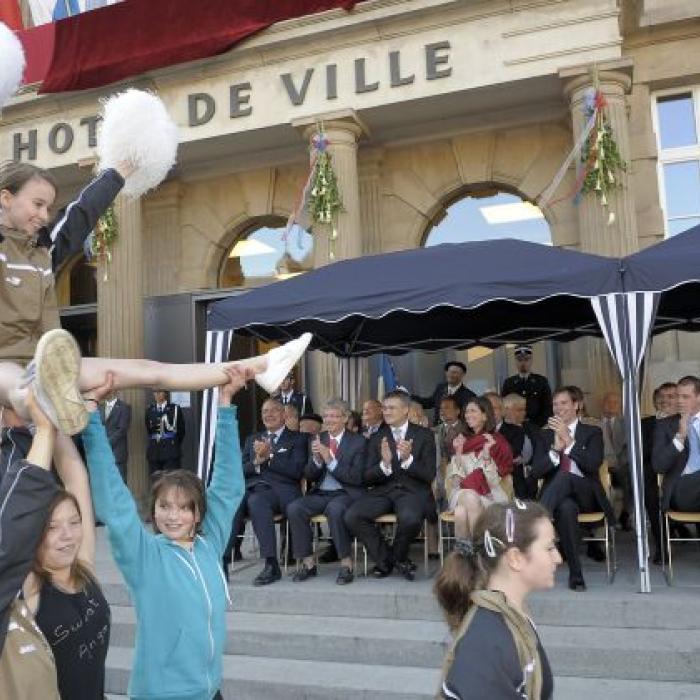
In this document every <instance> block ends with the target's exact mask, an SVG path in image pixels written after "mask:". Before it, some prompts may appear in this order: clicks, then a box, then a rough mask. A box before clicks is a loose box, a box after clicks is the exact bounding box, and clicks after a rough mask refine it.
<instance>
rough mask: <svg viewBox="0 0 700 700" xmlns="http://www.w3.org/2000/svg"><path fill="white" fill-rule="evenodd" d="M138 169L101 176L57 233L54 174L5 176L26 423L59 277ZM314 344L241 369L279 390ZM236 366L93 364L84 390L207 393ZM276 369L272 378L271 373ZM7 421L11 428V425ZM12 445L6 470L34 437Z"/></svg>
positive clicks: (3, 395)
mask: <svg viewBox="0 0 700 700" xmlns="http://www.w3.org/2000/svg"><path fill="white" fill-rule="evenodd" d="M134 169H135V167H134V166H133V165H132V164H131V163H127V162H125V163H123V164H121V165H120V166H119V171H120V172H117V171H116V170H106V171H104V172H103V173H101V174H100V175H99V176H98V177H97V178H96V179H95V180H93V181H92V182H91V183H90V184H89V185H88V186H87V187H86V188H85V189H84V190H82V192H81V193H80V195H79V196H78V198H77V199H76V200H75V201H74V202H72V203H71V204H69V205H68V207H66V209H65V210H64V211H62V212H61V213H60V214H59V215H58V217H57V218H56V220H55V221H54V222H53V223H52V224H51V225H50V226H49V225H48V223H49V210H50V208H51V206H52V204H53V202H54V199H55V197H56V183H55V180H54V178H53V176H52V175H51V173H49V172H48V171H46V170H41V169H39V168H37V167H36V166H33V165H30V164H27V163H10V164H9V165H7V166H5V167H4V168H2V169H0V407H8V408H11V409H13V410H14V412H15V413H16V414H18V415H19V416H20V418H21V419H22V420H26V419H27V418H28V415H27V411H26V408H25V406H24V392H25V390H24V389H22V388H21V386H22V380H23V374H24V370H23V366H24V365H26V364H27V363H28V362H29V361H30V360H31V359H32V357H33V355H34V352H35V348H36V345H37V342H38V341H39V339H40V338H41V336H42V334H44V333H46V332H47V331H49V330H51V329H55V328H58V327H59V326H60V322H59V316H58V308H57V301H56V292H55V288H54V276H53V273H54V271H55V270H56V269H58V267H59V266H60V265H61V263H62V262H63V261H65V260H66V259H67V258H68V257H70V256H72V255H73V254H75V253H76V252H78V251H79V250H81V248H82V246H83V243H84V242H85V239H86V238H87V236H88V234H89V233H90V231H92V229H93V228H94V226H95V225H96V223H97V220H98V219H99V217H100V216H101V215H102V214H103V213H104V211H105V210H106V209H107V207H108V206H109V205H110V204H111V202H112V201H113V200H114V198H115V197H116V195H117V194H118V193H119V191H120V189H121V188H122V186H123V185H124V177H128V176H129V175H130V174H131V173H132V172H133V171H134ZM306 344H308V339H307V340H306ZM306 344H304V343H300V342H299V341H293V342H292V343H288V344H287V345H286V346H282V348H276V349H274V350H272V351H271V353H270V354H269V355H268V357H269V358H270V360H271V361H270V362H269V363H268V357H266V356H258V357H254V358H251V359H247V360H243V361H241V363H240V364H242V365H244V366H246V367H250V368H251V369H252V370H253V372H254V373H255V374H257V375H258V376H257V377H256V379H257V381H258V383H259V384H261V386H263V387H264V388H266V389H268V390H269V391H272V390H273V389H275V388H277V384H278V383H275V385H274V386H269V382H276V381H277V375H278V374H282V373H283V374H287V373H288V371H289V370H290V369H291V368H292V367H293V365H294V363H295V362H296V361H297V360H298V358H299V356H300V355H301V353H302V352H303V350H304V349H305V347H306ZM301 345H303V347H301ZM275 353H276V354H275ZM231 364H232V363H221V364H190V365H166V364H162V363H159V362H153V361H151V360H143V359H132V360H124V359H107V358H94V357H89V358H83V360H82V363H81V365H80V378H79V387H78V388H79V389H80V391H81V392H82V393H83V394H86V393H89V392H90V391H91V390H93V389H95V388H97V387H99V386H102V385H104V384H105V382H106V381H107V375H108V373H109V374H111V375H112V377H113V385H114V389H115V390H119V389H127V388H135V387H151V388H160V389H165V390H171V391H200V390H202V389H207V388H211V387H215V386H219V385H220V384H222V383H225V382H226V377H227V375H226V371H225V370H226V369H227V367H228V366H229V365H231ZM268 364H269V365H270V372H266V370H267V369H268ZM287 365H289V367H287ZM266 381H267V382H268V385H266V383H265V382H266ZM280 381H281V379H280ZM6 413H9V412H7V411H6ZM7 418H8V416H7V415H6V416H5V423H6V424H8V423H10V421H8V420H7ZM85 420H87V414H86V413H85ZM10 424H11V423H10ZM82 427H84V426H81V427H80V428H78V430H79V429H81V428H82ZM13 430H14V428H13ZM15 437H17V436H15ZM64 438H65V436H64V435H61V434H60V433H59V436H58V440H57V443H56V450H57V454H56V458H57V459H61V458H63V456H65V458H71V459H77V458H78V453H77V451H76V449H75V447H74V445H73V444H72V442H71V441H70V440H67V439H64ZM5 442H8V443H12V444H8V445H7V446H5V447H4V448H3V452H4V459H3V460H2V461H0V468H1V467H2V466H5V468H6V466H7V463H8V462H13V461H15V460H16V459H18V458H21V457H22V456H23V453H25V452H26V438H25V441H24V444H22V442H21V441H18V440H16V439H12V440H10V441H8V440H7V439H6V440H5ZM66 455H67V456H66Z"/></svg>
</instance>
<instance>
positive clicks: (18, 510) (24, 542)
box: [0, 392, 59, 653]
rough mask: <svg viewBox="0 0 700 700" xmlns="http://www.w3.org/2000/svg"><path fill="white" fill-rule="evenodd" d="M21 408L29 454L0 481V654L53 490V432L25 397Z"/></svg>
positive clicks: (42, 416) (53, 493) (49, 424)
mask: <svg viewBox="0 0 700 700" xmlns="http://www.w3.org/2000/svg"><path fill="white" fill-rule="evenodd" d="M27 407H28V409H29V411H30V413H31V414H32V420H33V422H34V424H35V425H36V433H35V434H34V438H33V440H32V446H31V449H30V450H29V454H28V455H27V459H26V460H20V461H19V462H16V463H15V464H14V465H10V466H9V467H8V469H7V471H6V472H5V475H4V476H3V477H2V480H1V481H0V653H1V652H2V648H3V645H4V642H5V634H6V632H7V615H8V613H9V606H10V604H11V603H12V601H13V600H14V599H15V596H16V595H17V592H18V591H19V590H20V588H21V587H22V583H23V582H24V580H25V578H26V577H27V574H28V573H29V571H30V569H31V566H32V561H33V560H34V553H35V551H36V548H37V547H38V546H39V541H40V540H41V533H42V530H43V528H44V525H45V523H46V518H47V516H48V511H49V506H50V505H51V501H52V500H53V498H54V496H55V495H56V494H57V493H58V490H59V489H58V484H57V483H56V480H55V479H54V477H53V475H52V474H51V472H50V469H51V459H52V456H53V447H54V437H55V430H54V428H53V426H52V425H51V423H50V422H49V420H48V419H47V418H46V416H44V415H43V413H41V411H40V410H39V408H38V407H37V406H36V403H35V401H34V398H33V396H32V395H31V392H29V393H28V397H27Z"/></svg>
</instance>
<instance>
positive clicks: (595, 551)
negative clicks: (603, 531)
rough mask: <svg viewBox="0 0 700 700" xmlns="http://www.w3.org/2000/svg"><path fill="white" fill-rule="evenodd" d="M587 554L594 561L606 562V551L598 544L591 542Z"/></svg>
mask: <svg viewBox="0 0 700 700" xmlns="http://www.w3.org/2000/svg"><path fill="white" fill-rule="evenodd" d="M586 554H587V555H588V557H589V558H590V559H593V561H605V551H604V550H603V548H602V547H601V546H600V544H599V543H598V542H589V543H588V547H587V548H586Z"/></svg>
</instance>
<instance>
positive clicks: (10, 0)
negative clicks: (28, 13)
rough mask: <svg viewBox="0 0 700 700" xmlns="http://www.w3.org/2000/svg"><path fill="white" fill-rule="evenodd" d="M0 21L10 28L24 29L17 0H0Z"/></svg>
mask: <svg viewBox="0 0 700 700" xmlns="http://www.w3.org/2000/svg"><path fill="white" fill-rule="evenodd" d="M0 22H4V23H5V24H6V25H7V26H8V27H9V28H10V29H14V30H18V29H24V25H23V24H22V13H21V11H20V9H19V0H0Z"/></svg>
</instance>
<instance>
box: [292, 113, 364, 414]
mask: <svg viewBox="0 0 700 700" xmlns="http://www.w3.org/2000/svg"><path fill="white" fill-rule="evenodd" d="M320 122H323V128H324V131H325V134H326V137H327V138H328V142H329V145H328V150H329V152H330V155H331V158H332V162H333V168H334V170H335V173H336V176H337V178H338V188H339V190H340V196H341V199H342V201H343V211H342V212H340V214H339V216H338V222H337V232H338V238H337V240H336V241H335V243H334V246H333V248H334V256H335V260H345V259H348V258H356V257H359V256H361V255H362V252H363V241H362V228H361V220H362V216H361V212H360V184H359V178H358V165H357V142H358V140H359V138H360V136H361V135H362V133H363V132H365V131H366V130H365V128H364V127H363V125H362V123H361V122H360V120H359V119H358V118H357V115H356V114H355V113H354V112H353V111H352V110H343V111H340V112H335V113H333V114H327V115H318V116H315V117H313V118H309V119H303V120H299V121H295V122H292V125H293V126H295V127H297V128H299V129H301V130H302V133H303V136H304V139H305V140H307V141H309V142H310V140H311V138H312V137H313V135H314V134H316V133H317V131H318V127H317V123H320ZM327 234H328V232H324V231H322V230H321V229H318V231H317V232H316V234H315V235H314V267H321V266H322V265H327V264H328V263H329V262H332V260H331V258H330V255H329V254H330V242H329V237H328V235H327ZM309 360H310V369H311V373H312V376H313V378H314V382H313V391H312V398H313V402H314V406H317V407H319V408H320V407H322V406H323V403H324V402H325V401H326V400H328V399H330V398H332V397H334V396H338V395H339V394H340V373H339V368H338V360H337V359H336V358H335V357H334V356H332V355H325V354H322V353H312V354H311V355H310V357H309Z"/></svg>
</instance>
